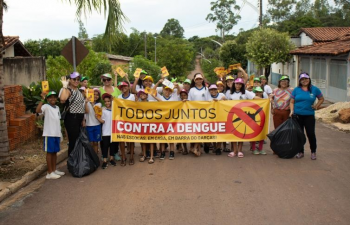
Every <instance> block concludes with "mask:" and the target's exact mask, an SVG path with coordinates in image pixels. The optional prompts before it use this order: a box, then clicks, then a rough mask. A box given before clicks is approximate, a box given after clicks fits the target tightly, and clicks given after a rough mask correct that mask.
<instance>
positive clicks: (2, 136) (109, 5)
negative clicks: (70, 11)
mask: <svg viewBox="0 0 350 225" xmlns="http://www.w3.org/2000/svg"><path fill="white" fill-rule="evenodd" d="M66 1H67V2H69V3H70V4H74V5H76V6H77V11H76V16H77V18H78V19H80V17H81V15H82V14H84V16H86V15H87V14H89V13H91V12H92V11H97V12H98V13H101V12H103V13H104V15H105V16H107V23H106V29H105V34H104V39H105V43H106V44H107V46H109V48H110V46H111V45H112V43H113V42H114V41H115V40H116V38H117V34H118V32H121V31H122V30H123V22H125V21H126V20H127V18H126V16H125V15H124V13H123V12H122V10H121V8H120V3H119V0H66ZM7 8H8V7H7V4H6V2H5V1H4V0H0V49H2V48H3V47H4V45H5V41H4V36H3V33H2V24H3V13H4V9H5V10H7ZM3 81H4V74H3V58H2V53H1V52H0V162H1V161H3V160H6V159H7V158H8V156H9V143H8V135H7V123H6V111H5V104H4V102H5V100H4V84H3Z"/></svg>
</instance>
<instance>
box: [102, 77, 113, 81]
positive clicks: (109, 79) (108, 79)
mask: <svg viewBox="0 0 350 225" xmlns="http://www.w3.org/2000/svg"><path fill="white" fill-rule="evenodd" d="M102 80H103V82H106V81H111V80H112V79H111V78H107V79H102Z"/></svg>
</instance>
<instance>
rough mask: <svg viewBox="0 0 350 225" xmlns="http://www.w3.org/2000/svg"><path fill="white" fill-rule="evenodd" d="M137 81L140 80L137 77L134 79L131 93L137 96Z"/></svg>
mask: <svg viewBox="0 0 350 225" xmlns="http://www.w3.org/2000/svg"><path fill="white" fill-rule="evenodd" d="M139 79H140V78H139V77H138V78H135V81H134V84H133V85H132V88H131V93H133V94H137V91H136V86H137V84H138V82H139Z"/></svg>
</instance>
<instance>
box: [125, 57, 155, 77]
mask: <svg viewBox="0 0 350 225" xmlns="http://www.w3.org/2000/svg"><path fill="white" fill-rule="evenodd" d="M131 65H132V67H131V70H130V73H129V74H130V75H132V74H134V72H135V70H136V69H137V68H142V69H143V70H145V71H147V73H148V74H149V75H150V76H152V77H153V79H156V78H158V77H159V75H160V73H161V71H160V67H159V66H158V65H157V64H155V63H154V62H153V61H151V60H148V59H146V58H145V57H143V56H140V55H137V56H135V57H134V58H133V60H132V63H131ZM130 75H129V80H130V81H132V80H134V77H133V76H130Z"/></svg>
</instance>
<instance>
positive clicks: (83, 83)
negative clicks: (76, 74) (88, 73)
mask: <svg viewBox="0 0 350 225" xmlns="http://www.w3.org/2000/svg"><path fill="white" fill-rule="evenodd" d="M88 80H89V78H88V77H82V78H81V79H80V87H81V88H82V87H83V88H85V89H86V88H88Z"/></svg>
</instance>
